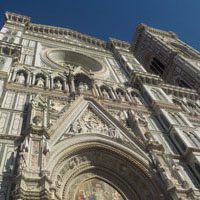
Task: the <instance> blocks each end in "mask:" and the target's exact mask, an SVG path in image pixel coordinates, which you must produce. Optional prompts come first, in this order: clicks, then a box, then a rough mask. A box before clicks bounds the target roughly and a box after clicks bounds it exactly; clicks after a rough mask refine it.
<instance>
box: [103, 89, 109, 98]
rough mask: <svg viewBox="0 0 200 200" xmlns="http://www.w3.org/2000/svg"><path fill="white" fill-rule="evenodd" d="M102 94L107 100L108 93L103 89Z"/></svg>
mask: <svg viewBox="0 0 200 200" xmlns="http://www.w3.org/2000/svg"><path fill="white" fill-rule="evenodd" d="M102 94H103V97H105V98H107V99H109V98H110V95H109V93H108V91H107V90H106V89H103V90H102Z"/></svg>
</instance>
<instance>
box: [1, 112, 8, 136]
mask: <svg viewBox="0 0 200 200" xmlns="http://www.w3.org/2000/svg"><path fill="white" fill-rule="evenodd" d="M9 116H10V113H9V112H6V111H0V134H5V133H6V128H7V125H8V120H9Z"/></svg>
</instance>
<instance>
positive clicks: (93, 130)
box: [48, 96, 144, 153]
mask: <svg viewBox="0 0 200 200" xmlns="http://www.w3.org/2000/svg"><path fill="white" fill-rule="evenodd" d="M48 132H49V134H50V137H51V139H50V146H51V147H53V146H54V145H56V144H58V143H60V142H62V141H64V140H67V139H68V138H71V137H83V136H86V135H87V136H88V135H91V137H92V136H95V137H96V136H98V137H100V138H103V139H105V140H112V141H115V142H117V143H120V144H123V145H125V146H128V147H129V148H132V149H137V150H138V151H140V152H141V153H144V152H143V151H144V146H143V144H142V142H141V141H140V140H138V139H137V138H136V137H135V136H134V135H133V134H132V133H131V132H130V131H129V130H127V129H126V128H125V127H124V126H123V125H122V124H121V123H120V122H119V121H118V120H117V119H115V118H114V117H113V116H112V115H111V114H110V113H109V112H107V111H106V109H105V108H103V107H102V106H101V105H99V104H98V103H97V102H96V101H95V100H92V99H84V97H83V96H80V97H79V98H78V99H77V100H76V101H74V103H73V104H72V105H71V107H70V108H69V109H68V110H67V111H66V112H65V113H64V114H63V115H62V116H61V118H59V119H58V120H57V121H56V122H55V123H54V124H53V125H52V127H51V128H50V129H49V131H48Z"/></svg>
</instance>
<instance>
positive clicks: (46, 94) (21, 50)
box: [0, 12, 200, 200]
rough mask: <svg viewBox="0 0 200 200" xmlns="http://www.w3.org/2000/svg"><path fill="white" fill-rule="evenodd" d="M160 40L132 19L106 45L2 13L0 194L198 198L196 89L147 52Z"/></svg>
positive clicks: (68, 199) (69, 198)
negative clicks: (128, 33)
mask: <svg viewBox="0 0 200 200" xmlns="http://www.w3.org/2000/svg"><path fill="white" fill-rule="evenodd" d="M142 26H144V28H143V29H141V27H142ZM140 29H141V30H140ZM142 31H143V32H142ZM139 32H140V34H143V35H144V38H146V43H145V42H144V41H143V39H141V38H140V37H138V34H139ZM161 36H162V37H161ZM152 37H155V38H154V40H151V38H152ZM163 38H164V39H163ZM170 38H171V39H170ZM169 40H170V41H174V40H176V41H177V42H179V43H180V42H181V41H180V40H178V39H177V38H176V37H175V35H174V34H173V33H170V32H165V31H160V30H157V29H153V28H151V27H147V26H146V25H139V26H138V27H137V28H136V33H135V36H134V40H133V42H132V44H130V43H128V42H124V41H120V40H117V39H113V38H110V39H109V40H108V41H107V42H106V41H102V40H99V39H97V38H94V37H91V36H87V35H84V34H81V33H78V32H76V31H72V30H70V29H67V28H58V27H51V26H45V25H40V24H33V23H31V21H30V18H29V17H27V16H22V15H18V14H15V13H10V12H6V13H5V23H4V25H3V27H2V29H1V31H0V48H1V51H0V52H1V55H0V199H2V200H9V199H11V198H12V199H16V200H22V199H24V200H25V199H49V200H53V199H55V200H61V199H65V200H76V199H77V200H84V199H88V198H89V199H90V198H96V199H102V200H106V199H108V198H109V199H111V198H112V199H115V200H117V199H118V200H122V199H123V200H131V199H134V200H135V199H142V200H145V199H160V200H161V199H162V200H164V199H173V200H175V199H180V200H183V199H189V200H196V199H199V198H200V192H199V187H200V185H199V184H200V181H199V179H200V178H199V177H200V175H199V173H200V158H199V144H200V136H199V123H200V100H199V95H198V91H197V90H196V88H195V87H196V86H195V87H194V88H188V87H189V85H187V84H188V81H187V80H186V81H185V82H184V80H182V79H181V78H180V79H177V80H179V81H178V82H177V80H175V81H174V82H173V81H172V80H171V79H170V78H171V77H176V75H175V73H176V72H175V71H174V72H173V73H172V71H170V70H169V69H167V72H166V71H165V70H166V68H167V67H166V66H165V62H164V61H165V59H166V60H167V59H168V58H167V55H168V54H166V55H165V54H163V55H162V61H163V62H161V61H160V58H161V57H159V56H157V55H154V54H153V53H151V54H150V53H149V52H151V48H152V46H155V49H156V48H157V47H158V46H159V45H160V42H161V41H162V45H163V47H162V46H161V45H160V46H159V48H160V50H159V51H160V52H162V51H164V50H163V49H166V47H164V42H166V41H168V43H166V46H167V45H168V47H169V46H170V45H169ZM156 41H157V42H156ZM150 44H151V45H150ZM172 46H173V45H172ZM172 46H170V48H172ZM174 48H175V47H174ZM177 48H178V47H176V50H177ZM147 49H148V52H147V51H146V50H147ZM188 49H189V47H188ZM177 51H179V52H180V54H181V55H183V52H181V50H177ZM188 51H189V50H188ZM156 52H157V51H156ZM143 54H145V56H143ZM198 54H199V53H197V52H194V50H192V49H190V56H194V59H196V58H197V57H198ZM165 56H166V58H165ZM190 59H191V58H190ZM174 62H175V61H174ZM176 62H178V61H176ZM149 63H150V65H147V64H149ZM172 63H173V62H172ZM193 64H194V62H193ZM167 66H168V65H167ZM187 67H188V64H187V65H186V67H185V68H187ZM171 68H173V69H174V67H173V66H171ZM182 68H183V69H184V64H183V65H182ZM185 71H187V70H185ZM169 72H170V73H171V74H167V73H169ZM159 73H160V74H159ZM184 73H185V72H184ZM163 74H164V75H163ZM189 75H190V74H189ZM189 75H188V76H189ZM178 76H179V77H181V76H180V75H178ZM180 86H181V87H180ZM187 86H188V87H187Z"/></svg>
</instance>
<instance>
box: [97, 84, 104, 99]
mask: <svg viewBox="0 0 200 200" xmlns="http://www.w3.org/2000/svg"><path fill="white" fill-rule="evenodd" d="M96 88H97V91H98V94H99V96H100V97H103V95H102V92H101V89H100V87H99V85H96Z"/></svg>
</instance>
